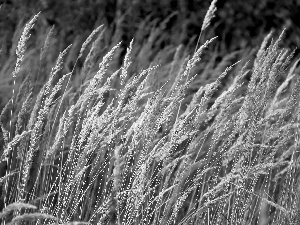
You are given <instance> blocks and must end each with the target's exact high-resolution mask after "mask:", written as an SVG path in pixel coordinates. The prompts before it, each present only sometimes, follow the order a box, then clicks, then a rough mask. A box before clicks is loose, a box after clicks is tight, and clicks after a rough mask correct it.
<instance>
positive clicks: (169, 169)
mask: <svg viewBox="0 0 300 225" xmlns="http://www.w3.org/2000/svg"><path fill="white" fill-rule="evenodd" d="M215 3H216V1H212V5H211V7H210V8H209V10H208V12H207V14H206V16H205V18H204V24H203V26H202V30H201V34H202V33H204V32H205V29H207V28H208V27H209V24H210V20H211V18H213V16H214V12H215V7H214V6H215V5H214V4H215ZM38 16H39V14H37V15H36V16H34V17H33V18H32V19H31V20H30V21H29V22H28V23H27V24H26V26H25V28H24V29H23V31H22V32H20V34H21V38H20V39H19V41H18V44H17V45H16V55H17V57H16V61H15V67H14V69H13V70H12V75H11V77H12V79H11V81H12V82H13V91H12V98H11V99H10V100H9V101H8V103H7V104H6V106H5V107H4V108H3V110H2V113H1V116H0V125H1V128H2V134H3V139H2V143H3V144H1V146H3V147H2V148H1V149H0V160H1V161H0V185H1V186H2V189H1V202H0V220H1V222H2V223H7V224H16V223H20V222H23V223H24V224H25V223H26V224H27V223H28V224H31V223H32V224H34V223H37V224H118V225H120V224H128V225H129V224H166V225H171V224H260V225H264V224H298V223H299V221H300V214H299V205H300V198H299V191H300V181H299V172H298V164H299V153H298V148H299V146H298V144H299V134H298V131H299V127H298V125H299V94H300V93H299V92H300V78H299V77H298V75H297V64H298V62H299V60H295V59H294V52H293V51H289V50H288V49H284V48H281V42H282V40H284V32H282V33H281V35H280V36H279V37H278V38H276V39H275V40H274V39H273V36H274V35H273V34H272V33H270V34H269V35H268V36H267V37H266V38H265V39H264V41H263V43H262V44H261V47H260V48H259V50H258V51H252V52H250V53H249V52H234V53H231V54H228V55H227V56H226V57H224V58H223V60H221V61H220V62H217V60H216V58H217V55H218V54H217V53H215V52H214V51H213V50H214V49H213V48H212V47H211V45H213V43H214V42H216V41H217V38H211V39H208V40H207V41H203V38H201V36H200V37H199V39H198V44H197V46H199V47H197V48H196V49H195V51H194V52H193V54H192V55H187V53H188V51H189V47H186V46H179V47H177V48H175V47H165V48H163V49H161V50H159V51H158V53H157V56H156V57H154V58H152V59H151V57H147V54H149V53H148V52H149V51H151V47H152V46H153V44H154V43H155V40H157V38H158V37H159V34H160V31H161V30H160V28H156V29H153V30H152V33H151V36H150V37H148V38H147V39H146V41H145V42H144V43H143V44H142V45H141V43H137V44H135V40H132V41H131V42H130V45H129V46H128V48H127V51H126V55H125V57H124V60H123V62H122V65H121V67H119V63H118V60H119V58H118V55H119V54H120V46H121V43H116V45H114V46H113V47H112V48H110V49H105V48H104V49H103V36H104V35H105V28H104V27H103V26H100V27H98V28H97V29H95V30H94V31H93V32H92V34H91V35H90V36H89V37H88V38H87V39H86V41H85V42H84V43H83V44H82V47H81V48H79V50H78V57H77V58H75V60H74V65H73V67H71V68H68V67H65V66H64V65H65V63H66V61H67V59H68V56H69V54H74V52H73V53H72V51H73V50H72V47H71V46H68V47H67V48H66V49H65V50H64V51H62V52H61V53H60V54H59V55H58V57H57V60H56V63H55V64H54V66H53V67H52V68H51V69H50V70H49V71H48V69H47V68H48V67H49V65H48V64H47V60H46V58H47V55H48V52H49V49H50V48H51V35H53V30H52V29H51V30H50V32H49V33H48V35H47V37H46V38H45V44H44V46H43V47H42V50H41V52H40V54H39V59H40V62H39V64H38V69H37V70H33V71H32V73H35V72H37V74H45V73H48V74H50V75H49V76H48V77H47V80H46V81H45V82H44V84H43V85H42V87H41V88H40V89H38V87H37V86H36V84H35V82H36V79H37V80H38V77H33V75H27V76H25V78H24V79H21V78H20V77H23V74H24V67H26V66H27V65H28V63H29V62H30V61H29V60H28V57H30V56H32V54H33V55H34V54H36V53H32V52H31V53H28V54H27V55H26V52H27V49H26V47H27V44H28V40H29V39H30V33H31V32H32V31H33V29H34V24H35V23H36V22H37V20H38ZM137 47H139V50H138V51H137V50H135V48H137ZM207 49H208V50H209V51H207ZM101 51H102V52H103V51H106V53H105V54H103V57H101V56H102V55H101ZM99 52H100V53H99ZM206 53H209V60H207V58H206V57H205V54H206ZM249 55H250V57H249ZM237 56H239V57H240V58H241V60H240V61H235V60H236V57H237ZM252 56H253V57H252ZM143 57H144V58H143ZM82 58H83V59H84V60H83V63H82V67H81V68H79V69H78V67H76V66H77V63H78V62H79V61H80V59H82ZM145 59H146V61H144V60H145ZM232 61H234V63H232ZM158 62H159V63H160V64H161V65H157V63H158ZM148 64H150V66H148ZM96 65H98V67H96ZM145 65H146V66H145ZM95 68H96V69H95ZM142 68H143V69H142ZM145 68H146V69H145ZM25 71H26V70H25ZM25 74H26V73H25ZM18 79H20V80H22V84H21V85H18V81H19V80H18ZM39 81H40V80H39Z"/></svg>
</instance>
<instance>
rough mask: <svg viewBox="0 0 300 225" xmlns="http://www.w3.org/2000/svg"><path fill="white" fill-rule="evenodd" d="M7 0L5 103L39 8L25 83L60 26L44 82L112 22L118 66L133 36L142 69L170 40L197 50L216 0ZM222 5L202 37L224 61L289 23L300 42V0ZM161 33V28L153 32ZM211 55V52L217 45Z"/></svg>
mask: <svg viewBox="0 0 300 225" xmlns="http://www.w3.org/2000/svg"><path fill="white" fill-rule="evenodd" d="M0 3H1V4H2V7H1V9H0V46H1V54H0V79H1V84H0V86H1V87H0V106H1V107H0V108H2V107H3V105H4V104H6V102H7V101H8V99H9V96H11V90H12V84H13V82H12V79H11V73H12V71H13V68H14V65H15V60H16V56H15V47H16V43H17V42H18V39H19V37H20V34H21V32H22V29H23V27H24V25H25V24H26V22H28V20H30V19H31V18H32V16H33V15H35V14H37V13H38V12H41V14H40V16H39V18H38V21H37V22H36V24H35V27H34V29H33V30H32V31H31V38H30V39H29V41H28V43H27V45H26V46H27V54H28V58H29V59H28V60H27V61H26V60H24V62H23V64H24V65H25V68H26V69H27V70H25V71H24V72H23V74H22V73H21V74H20V75H19V77H20V78H17V79H20V80H19V82H17V83H20V82H21V81H22V80H23V79H24V77H25V76H26V75H27V74H28V73H31V74H33V75H35V74H37V72H36V71H35V70H38V68H40V66H41V65H39V62H38V61H39V54H40V52H39V51H40V49H41V48H42V46H43V44H44V41H45V39H46V36H47V33H48V32H49V30H50V28H51V27H52V26H54V27H55V29H54V34H53V36H52V42H51V43H50V46H51V47H50V52H49V53H48V55H47V63H46V65H44V66H45V68H46V69H45V73H44V74H42V73H40V72H39V76H40V77H44V78H43V79H42V78H41V79H40V81H41V83H42V82H44V81H45V80H46V79H47V76H48V75H47V74H49V73H48V72H49V70H50V69H51V67H52V66H53V64H54V63H55V60H56V58H57V56H58V54H59V52H60V51H62V50H64V49H65V48H66V47H67V46H68V45H69V44H71V43H73V46H72V47H73V48H74V49H72V52H71V53H69V54H70V55H72V54H73V55H74V57H73V58H71V59H68V60H67V62H66V63H65V68H64V69H65V70H67V71H68V70H70V69H71V68H72V66H73V65H74V61H75V59H76V56H78V52H79V50H80V47H81V44H82V43H83V42H84V40H85V39H86V38H87V36H88V35H89V34H90V33H91V32H92V30H93V29H95V28H96V27H98V26H99V25H101V24H104V26H105V28H106V30H105V37H104V43H103V46H104V48H103V52H102V53H103V54H104V53H105V52H107V50H109V49H110V48H111V47H112V46H114V45H115V44H117V43H118V42H119V41H121V40H122V45H121V52H120V54H119V56H120V57H119V61H118V65H116V66H120V65H121V63H122V59H123V56H124V55H125V52H126V47H127V46H128V45H129V42H130V41H131V40H132V38H133V37H134V43H135V45H134V49H135V54H136V56H137V57H139V58H138V59H137V61H143V60H144V61H145V63H144V64H143V63H140V64H139V69H140V68H141V67H143V68H145V67H146V66H149V64H150V63H151V62H152V60H153V59H154V58H155V56H157V54H158V53H159V52H160V51H161V50H162V49H164V48H166V47H170V48H173V49H175V48H176V47H177V46H178V45H180V44H183V46H185V47H186V48H187V49H189V51H190V52H192V51H193V50H194V48H195V45H196V42H197V37H198V35H199V33H200V29H201V26H202V22H203V18H204V16H205V14H206V12H207V10H208V8H209V6H210V3H211V0H189V1H186V0H143V1H139V0H68V1H60V0H2V1H0ZM216 6H217V8H218V10H217V12H216V13H215V14H216V16H215V18H214V19H213V20H212V21H211V25H210V27H209V28H208V29H207V30H206V31H205V32H204V33H203V35H202V43H203V41H204V40H207V39H209V38H212V37H214V36H218V39H217V44H215V46H214V49H213V50H214V51H215V52H218V58H217V61H221V59H222V57H223V56H225V55H227V54H229V53H231V52H233V51H236V50H243V51H244V52H247V49H248V50H249V49H253V48H254V49H257V48H258V47H259V44H260V43H261V41H262V40H263V38H264V37H265V36H266V34H268V33H269V32H270V31H271V30H274V31H275V35H278V34H279V33H281V31H282V30H283V29H284V28H286V35H285V39H284V47H288V48H290V49H294V48H295V47H299V46H300V29H299V25H300V19H299V16H298V15H299V12H300V10H299V9H300V1H299V0H277V1H275V0H249V1H245V0H227V1H225V0H219V1H217V5H216ZM158 28H159V29H158ZM155 32H157V34H155V35H153V38H152V37H150V35H152V34H153V33H155ZM151 38H152V39H153V40H152V43H151V45H149V46H150V47H149V50H148V51H147V52H146V54H145V53H144V52H143V53H141V54H138V53H139V51H140V52H141V49H142V46H145V45H146V44H147V43H148V42H149V39H151ZM144 51H145V50H144ZM103 54H102V56H103ZM297 54H298V51H296V55H297ZM205 55H207V56H208V58H209V57H210V55H209V52H208V53H207V52H206V54H205ZM100 56H101V54H100ZM100 56H99V58H101V57H100ZM83 60H84V59H80V60H79V61H78V63H77V67H78V69H80V68H81V66H82V64H83ZM204 61H205V60H204ZM27 65H28V66H27ZM47 71H48V72H47ZM17 81H18V80H17ZM39 87H41V84H40V86H39Z"/></svg>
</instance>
